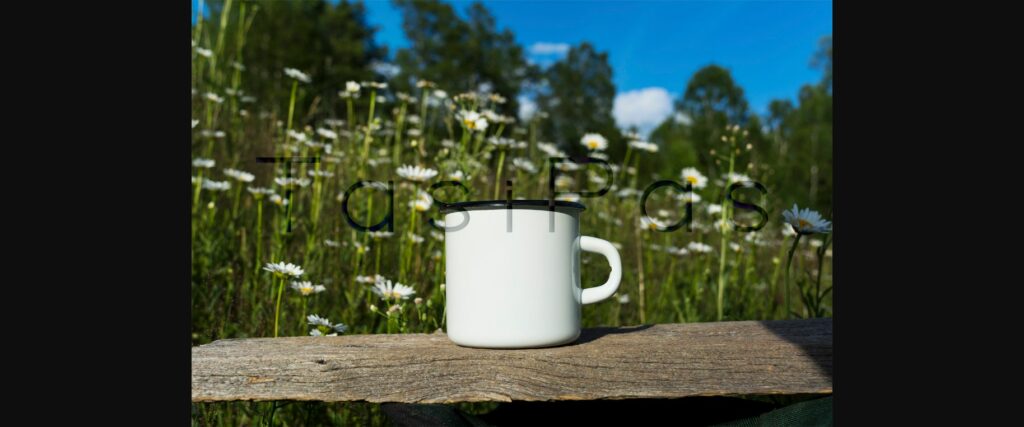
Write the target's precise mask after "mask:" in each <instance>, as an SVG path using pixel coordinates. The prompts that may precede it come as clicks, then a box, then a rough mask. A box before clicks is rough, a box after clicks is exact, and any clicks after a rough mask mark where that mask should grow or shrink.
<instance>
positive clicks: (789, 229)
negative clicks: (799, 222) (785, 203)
mask: <svg viewBox="0 0 1024 427" xmlns="http://www.w3.org/2000/svg"><path fill="white" fill-rule="evenodd" d="M782 236H783V237H793V236H796V230H794V229H793V226H792V225H789V223H788V222H787V223H783V224H782Z"/></svg>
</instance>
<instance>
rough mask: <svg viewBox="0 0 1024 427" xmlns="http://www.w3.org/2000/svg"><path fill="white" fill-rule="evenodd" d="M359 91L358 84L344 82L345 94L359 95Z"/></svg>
mask: <svg viewBox="0 0 1024 427" xmlns="http://www.w3.org/2000/svg"><path fill="white" fill-rule="evenodd" d="M359 89H360V88H359V83H356V82H354V81H351V80H349V81H347V82H345V92H348V93H350V94H357V93H359Z"/></svg>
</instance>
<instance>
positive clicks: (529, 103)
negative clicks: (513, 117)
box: [517, 96, 537, 122]
mask: <svg viewBox="0 0 1024 427" xmlns="http://www.w3.org/2000/svg"><path fill="white" fill-rule="evenodd" d="M517 100H518V101H519V120H521V121H524V122H526V121H530V119H531V118H533V114H534V113H536V112H537V103H536V102H533V100H531V99H530V98H527V97H525V96H520V97H519V98H517Z"/></svg>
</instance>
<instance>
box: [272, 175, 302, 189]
mask: <svg viewBox="0 0 1024 427" xmlns="http://www.w3.org/2000/svg"><path fill="white" fill-rule="evenodd" d="M274 183H275V184H277V185H280V186H282V187H284V188H292V187H295V186H299V187H306V186H308V185H309V183H310V181H309V178H287V177H283V176H279V177H277V178H274Z"/></svg>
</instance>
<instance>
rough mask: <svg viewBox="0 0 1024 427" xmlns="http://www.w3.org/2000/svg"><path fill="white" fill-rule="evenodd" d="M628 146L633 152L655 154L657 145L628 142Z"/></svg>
mask: <svg viewBox="0 0 1024 427" xmlns="http://www.w3.org/2000/svg"><path fill="white" fill-rule="evenodd" d="M629 146H630V147H633V149H635V150H640V151H646V152H648V153H657V152H658V144H653V143H650V142H647V141H629Z"/></svg>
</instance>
